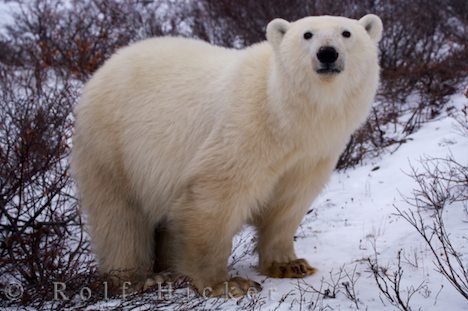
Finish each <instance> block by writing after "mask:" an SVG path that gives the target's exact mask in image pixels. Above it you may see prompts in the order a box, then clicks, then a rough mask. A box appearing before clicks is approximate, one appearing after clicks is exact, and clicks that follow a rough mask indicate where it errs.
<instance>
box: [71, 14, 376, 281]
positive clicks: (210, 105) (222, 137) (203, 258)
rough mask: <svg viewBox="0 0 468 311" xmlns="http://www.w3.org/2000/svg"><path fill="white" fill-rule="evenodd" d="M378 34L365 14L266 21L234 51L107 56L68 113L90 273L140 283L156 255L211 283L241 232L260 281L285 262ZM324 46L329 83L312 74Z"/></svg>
mask: <svg viewBox="0 0 468 311" xmlns="http://www.w3.org/2000/svg"><path fill="white" fill-rule="evenodd" d="M344 30H347V31H349V32H350V33H351V37H349V38H345V37H344V36H343V35H342V32H343V31H344ZM305 31H310V32H312V33H313V37H312V38H311V39H310V40H306V39H304V37H303V34H304V32H305ZM381 31H382V25H381V22H380V19H379V18H378V17H376V16H374V15H367V16H365V17H364V18H362V19H361V20H359V21H357V20H352V19H347V18H342V17H329V16H321V17H307V18H304V19H301V20H298V21H296V22H294V23H288V22H286V21H284V20H280V19H276V20H274V21H272V22H271V23H270V24H269V25H268V29H267V39H268V41H267V42H263V43H259V44H256V45H253V46H251V47H249V48H246V49H243V50H232V49H225V48H222V47H216V46H212V45H210V44H208V43H205V42H202V41H197V40H189V39H182V38H155V39H149V40H145V41H142V42H138V43H136V44H133V45H131V46H129V47H126V48H123V49H121V50H119V51H118V52H117V53H116V54H115V55H114V56H113V57H112V58H111V59H110V60H109V61H107V62H106V64H105V65H104V66H103V67H102V68H101V69H99V70H98V71H97V72H96V74H95V75H94V76H93V78H92V79H91V80H90V81H89V82H88V83H87V85H86V87H85V88H84V91H83V96H82V98H81V100H80V103H79V105H78V106H77V108H76V111H75V112H76V132H75V136H74V142H73V143H74V146H73V154H72V166H73V171H74V174H75V178H76V181H77V183H78V187H79V191H80V194H81V200H82V201H81V204H82V207H83V209H84V210H85V211H86V213H87V214H88V218H89V226H90V232H91V236H92V240H93V243H94V248H95V252H96V255H97V258H98V260H99V265H100V268H101V269H102V271H103V272H111V271H114V270H116V271H119V273H120V274H119V275H120V276H122V277H124V278H128V279H130V280H133V281H142V280H144V278H145V277H146V275H147V272H148V271H150V269H151V266H152V261H153V260H154V257H155V256H156V260H157V261H158V262H157V265H158V266H159V267H160V269H170V270H173V271H176V272H178V273H181V274H185V275H188V276H189V277H191V278H192V279H193V282H194V285H195V286H196V287H197V288H198V289H203V288H204V287H206V286H212V287H213V286H216V284H219V283H221V282H223V281H225V280H227V279H228V276H227V267H226V266H227V260H228V257H229V255H230V251H231V243H232V237H233V235H234V234H235V233H236V232H238V230H239V229H240V228H241V226H242V225H243V224H245V223H250V224H253V225H254V226H256V228H257V230H258V235H259V240H258V248H257V249H258V252H259V267H260V271H262V272H263V273H266V274H270V275H272V276H275V273H274V272H271V271H272V270H271V267H273V266H275V265H278V264H286V265H287V264H288V263H291V262H294V261H295V260H296V259H297V258H296V255H295V252H294V247H293V236H294V234H295V231H296V229H297V227H298V225H299V224H300V222H301V219H302V218H303V216H304V215H305V213H306V211H307V209H308V208H309V206H310V204H311V202H312V201H313V199H314V198H315V197H316V196H317V194H318V193H319V192H320V190H321V189H322V187H323V186H324V184H325V183H326V181H327V179H328V177H329V175H330V173H331V171H332V170H333V168H334V166H335V164H336V161H337V159H338V156H339V155H340V153H341V152H342V150H343V148H344V146H345V145H346V142H347V141H348V139H349V136H350V134H351V133H352V132H353V131H354V130H355V129H356V128H357V127H358V126H359V125H360V124H361V123H362V122H363V121H364V120H365V118H366V116H367V114H368V110H369V105H370V103H371V101H372V99H373V97H374V95H375V92H376V88H377V84H378V76H379V68H378V61H377V42H378V41H379V40H380V36H381ZM322 46H333V47H335V48H336V50H337V51H338V53H339V59H338V61H337V62H339V64H341V65H343V71H342V72H341V73H339V74H333V75H332V74H325V75H323V74H322V75H320V74H318V73H317V71H316V70H317V67H318V66H319V65H320V64H319V63H318V60H317V57H316V54H317V51H318V49H319V48H320V47H322ZM155 229H156V232H157V233H156V235H155V234H154V232H155ZM155 239H156V241H155ZM155 244H156V253H155V247H154V245H155ZM307 274H308V273H305V275H307ZM285 276H292V277H299V275H298V276H295V275H285Z"/></svg>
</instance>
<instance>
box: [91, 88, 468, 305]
mask: <svg viewBox="0 0 468 311" xmlns="http://www.w3.org/2000/svg"><path fill="white" fill-rule="evenodd" d="M467 104H468V100H467V99H466V98H464V97H462V96H460V95H455V96H453V98H452V100H451V102H450V103H449V105H451V106H454V107H456V110H458V111H460V109H461V108H462V106H463V105H467ZM408 138H409V139H408V142H407V143H405V144H403V145H402V146H401V147H400V148H399V149H398V150H396V151H395V152H393V153H391V152H388V153H387V154H385V155H383V156H381V158H379V159H374V160H372V161H368V163H366V164H365V165H362V166H359V167H356V168H354V169H349V170H347V171H345V172H335V173H334V174H333V176H332V177H331V180H330V182H329V183H328V185H327V187H326V188H325V189H324V191H323V192H322V194H321V195H320V196H319V198H317V200H316V201H315V202H314V203H313V204H312V206H311V212H310V213H309V214H308V215H307V216H306V217H305V219H304V221H303V222H302V225H301V226H300V228H299V229H298V231H297V235H296V242H295V247H296V251H297V255H298V257H300V258H306V259H307V260H308V261H309V262H310V263H311V264H312V265H313V266H315V267H316V268H317V269H318V272H317V273H316V274H315V275H313V276H310V277H308V278H305V279H303V280H294V279H272V278H267V277H265V276H262V275H259V274H258V273H257V272H256V264H257V255H256V253H255V251H254V241H255V234H254V231H253V230H252V229H251V228H245V229H244V230H243V231H242V232H241V233H240V234H239V235H238V236H236V238H235V243H234V250H233V255H232V257H231V264H230V266H229V269H230V272H231V274H232V275H240V276H243V277H248V278H250V279H253V280H255V281H257V282H259V283H261V284H262V286H263V290H262V291H261V292H260V293H259V294H258V295H257V296H255V298H252V297H244V298H243V299H241V300H233V299H230V300H225V299H208V300H203V299H202V298H197V297H196V296H194V295H193V293H189V294H187V291H186V290H185V289H183V290H182V289H181V290H177V291H176V292H175V293H174V297H173V298H172V299H173V301H174V300H175V303H169V305H167V307H165V308H164V307H163V308H162V309H166V310H172V309H174V308H182V309H192V308H193V309H196V310H206V309H213V310H214V309H216V310H244V309H251V310H260V309H261V310H300V309H312V310H357V309H359V310H398V309H397V307H395V306H392V305H391V304H390V303H389V302H388V300H386V299H385V297H384V296H383V295H382V294H381V293H380V292H379V290H378V287H377V284H376V282H375V280H374V278H373V275H372V273H371V270H370V268H369V263H368V261H367V258H371V259H375V256H376V255H377V258H378V264H379V266H380V267H388V273H389V274H390V275H391V273H393V272H394V271H396V270H395V269H396V262H397V254H398V252H399V251H400V250H402V260H401V262H402V265H401V266H402V269H403V276H402V281H401V292H402V294H403V299H406V296H407V295H408V291H411V290H414V289H417V291H416V292H415V293H414V295H413V296H412V297H411V299H410V300H409V306H410V308H411V310H450V311H457V310H460V311H461V310H468V303H467V302H466V300H465V299H464V298H463V297H462V296H461V295H460V294H459V293H458V292H457V291H456V290H455V289H454V288H453V287H452V286H451V285H450V284H449V282H448V281H447V280H446V279H445V278H444V277H443V276H442V275H441V274H440V273H439V272H437V271H436V267H435V265H434V259H433V257H432V254H431V253H430V252H429V250H428V248H427V246H426V244H425V243H424V241H423V240H422V239H421V237H420V236H419V235H418V233H417V232H416V231H415V229H414V228H413V227H411V226H410V224H409V223H407V222H406V221H405V220H404V219H402V218H401V217H399V216H397V215H396V214H395V213H396V209H395V207H398V208H400V209H402V210H414V207H412V206H411V205H409V204H408V203H407V202H406V201H405V200H404V199H403V197H411V195H412V192H413V189H416V188H417V184H416V183H415V181H414V180H413V179H412V178H411V177H410V176H408V173H410V171H411V167H413V168H415V169H420V168H421V160H422V159H424V158H426V157H441V158H444V157H446V156H447V155H451V156H452V157H453V158H454V159H455V160H457V161H458V162H459V163H461V164H463V165H465V166H466V165H468V156H467V154H468V153H467V151H468V137H466V136H463V135H462V134H461V132H460V130H459V124H458V123H457V122H456V121H455V119H454V118H452V117H451V116H449V115H447V114H446V115H442V116H440V117H439V118H438V119H435V120H432V121H430V122H428V123H426V124H424V125H423V127H422V128H421V129H420V130H419V131H418V132H416V133H414V134H413V135H411V136H410V137H408ZM394 149H395V148H394V146H393V147H392V148H391V150H392V151H393V150H394ZM376 167H379V168H378V169H375V168H376ZM459 203H460V202H459ZM466 203H467V202H462V204H453V205H451V206H446V207H444V221H445V224H446V227H447V230H448V233H449V236H450V239H451V241H452V243H453V244H454V246H455V249H457V251H459V252H460V254H461V258H462V262H463V264H464V265H465V266H467V265H468V259H467V258H468V249H467V247H466V237H467V236H468V227H467V225H466V222H467V221H468V213H467V212H466V210H465V209H466V208H467V206H466ZM428 219H429V218H428ZM428 222H430V221H428ZM340 271H341V276H339V275H340ZM352 280H354V285H355V286H354V290H355V295H356V297H357V299H358V302H357V303H354V302H353V301H351V300H350V299H349V298H347V296H346V294H345V290H344V287H343V283H346V282H347V283H348V284H349V283H352ZM333 284H337V285H335V290H336V295H333V289H334V287H333ZM314 289H315V290H320V291H321V292H322V293H323V292H325V291H326V290H329V291H330V296H335V297H334V298H323V297H322V296H321V295H319V294H317V293H316V291H315V290H314ZM156 295H158V293H154V292H153V293H146V294H142V295H140V297H135V298H134V299H135V300H134V301H139V300H140V301H141V299H148V297H149V299H150V300H151V299H153V301H154V303H155V304H143V305H141V304H138V305H139V307H138V308H136V309H137V310H149V309H152V308H154V307H155V306H157V307H158V308H161V306H160V305H159V304H157V302H158V301H159V302H160V301H161V300H157V299H155V298H154V297H155V296H156ZM127 302H128V300H127ZM116 306H121V305H120V304H119V301H118V300H112V301H107V302H103V303H101V304H99V305H98V307H99V308H100V309H112V308H115V307H116ZM126 306H127V307H128V308H133V307H134V306H135V305H133V303H129V304H127V305H126ZM94 307H96V306H94ZM94 307H92V308H94Z"/></svg>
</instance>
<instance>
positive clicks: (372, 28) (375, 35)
mask: <svg viewBox="0 0 468 311" xmlns="http://www.w3.org/2000/svg"><path fill="white" fill-rule="evenodd" d="M359 24H361V25H362V27H364V29H365V30H366V31H367V33H368V34H369V36H370V37H371V39H372V40H373V41H374V42H379V41H380V39H382V30H383V25H382V20H381V19H380V17H378V16H377V15H374V14H367V15H366V16H364V17H363V18H361V19H360V20H359Z"/></svg>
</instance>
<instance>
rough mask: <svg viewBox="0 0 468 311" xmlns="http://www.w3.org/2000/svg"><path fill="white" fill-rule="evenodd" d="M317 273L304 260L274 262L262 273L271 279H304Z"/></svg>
mask: <svg viewBox="0 0 468 311" xmlns="http://www.w3.org/2000/svg"><path fill="white" fill-rule="evenodd" d="M315 271H317V270H316V269H315V268H313V267H311V266H310V265H309V263H308V262H307V261H306V260H305V259H296V260H293V261H290V262H281V263H279V262H274V263H272V264H271V265H270V266H269V267H268V268H266V269H264V270H263V271H262V272H263V274H265V275H268V276H270V277H272V278H304V277H306V276H309V275H312V274H314V273H315Z"/></svg>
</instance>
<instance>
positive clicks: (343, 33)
mask: <svg viewBox="0 0 468 311" xmlns="http://www.w3.org/2000/svg"><path fill="white" fill-rule="evenodd" d="M341 35H342V36H343V37H345V38H349V37H351V33H350V32H349V31H347V30H345V31H343V32H342V33H341Z"/></svg>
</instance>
